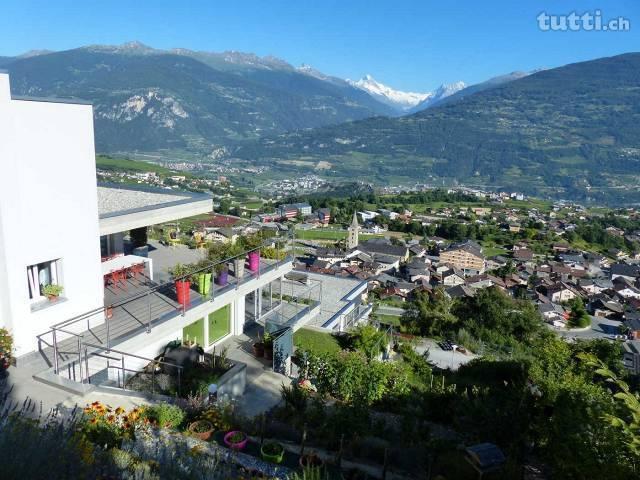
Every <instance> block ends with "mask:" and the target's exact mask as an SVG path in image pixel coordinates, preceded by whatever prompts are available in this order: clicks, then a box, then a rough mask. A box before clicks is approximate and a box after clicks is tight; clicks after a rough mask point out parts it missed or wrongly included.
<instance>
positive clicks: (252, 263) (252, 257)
mask: <svg viewBox="0 0 640 480" xmlns="http://www.w3.org/2000/svg"><path fill="white" fill-rule="evenodd" d="M258 268H260V250H254V251H253V252H249V270H251V271H252V272H257V271H258Z"/></svg>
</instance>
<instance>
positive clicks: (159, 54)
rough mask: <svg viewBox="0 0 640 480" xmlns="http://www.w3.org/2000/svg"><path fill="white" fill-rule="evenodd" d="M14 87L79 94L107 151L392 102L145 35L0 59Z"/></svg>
mask: <svg viewBox="0 0 640 480" xmlns="http://www.w3.org/2000/svg"><path fill="white" fill-rule="evenodd" d="M0 62H1V64H2V65H3V68H5V69H7V70H8V71H9V72H10V74H11V77H12V78H11V85H12V89H13V93H14V94H18V95H30V96H61V97H78V98H82V99H86V100H90V101H92V102H93V104H94V110H95V130H96V147H97V149H98V151H100V152H107V153H108V152H135V151H145V152H157V151H161V150H169V151H171V152H180V151H182V152H190V153H194V154H198V155H207V154H210V153H211V152H212V151H214V150H215V152H216V153H215V154H216V155H219V154H220V150H219V149H218V147H219V146H220V144H221V142H223V141H229V140H230V139H233V140H234V141H239V140H244V139H252V138H256V137H258V136H260V135H264V134H275V133H279V132H284V131H287V130H291V129H294V128H311V127H318V126H323V125H329V124H337V123H341V122H344V121H350V120H356V119H362V118H366V117H371V116H373V115H380V114H388V113H391V109H390V108H389V107H387V106H385V105H383V104H381V103H379V102H377V101H376V100H374V99H373V98H371V97H370V96H369V95H367V94H366V93H365V92H362V91H361V90H359V89H357V88H355V87H352V86H350V85H348V84H347V83H346V82H344V81H342V82H339V81H336V80H337V79H330V78H329V79H327V80H323V79H320V78H318V77H317V76H312V75H308V74H306V73H305V72H303V71H299V70H297V69H295V68H293V67H291V66H290V65H289V64H287V63H286V62H283V61H282V60H278V59H273V58H270V57H266V58H260V57H256V56H252V55H250V54H239V53H234V52H227V53H224V54H209V53H203V52H191V51H188V50H174V51H161V50H154V49H152V48H150V47H146V46H144V45H142V44H138V43H130V44H124V45H121V46H115V47H110V46H91V47H85V48H79V49H75V50H68V51H63V52H56V53H42V54H37V55H33V56H26V57H24V56H23V57H16V58H13V59H7V58H4V59H0Z"/></svg>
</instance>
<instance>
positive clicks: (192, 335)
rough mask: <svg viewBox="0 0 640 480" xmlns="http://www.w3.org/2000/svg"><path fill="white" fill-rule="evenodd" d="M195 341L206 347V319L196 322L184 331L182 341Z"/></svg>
mask: <svg viewBox="0 0 640 480" xmlns="http://www.w3.org/2000/svg"><path fill="white" fill-rule="evenodd" d="M187 340H189V341H195V342H196V343H197V344H198V345H200V346H204V344H205V343H204V318H201V319H200V320H196V321H195V322H193V323H192V324H190V325H187V326H186V327H184V328H183V329H182V341H183V342H186V341H187Z"/></svg>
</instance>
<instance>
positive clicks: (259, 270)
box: [38, 243, 291, 384]
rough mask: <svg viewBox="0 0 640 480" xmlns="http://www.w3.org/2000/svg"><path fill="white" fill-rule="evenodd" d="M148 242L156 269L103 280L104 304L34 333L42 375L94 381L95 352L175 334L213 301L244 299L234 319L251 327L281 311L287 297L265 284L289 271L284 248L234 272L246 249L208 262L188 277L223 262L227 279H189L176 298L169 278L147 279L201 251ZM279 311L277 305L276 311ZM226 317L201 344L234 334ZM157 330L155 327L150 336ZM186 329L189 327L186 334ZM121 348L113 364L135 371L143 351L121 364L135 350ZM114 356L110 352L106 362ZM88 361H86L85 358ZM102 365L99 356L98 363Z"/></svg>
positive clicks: (209, 271) (163, 273)
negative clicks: (44, 367)
mask: <svg viewBox="0 0 640 480" xmlns="http://www.w3.org/2000/svg"><path fill="white" fill-rule="evenodd" d="M152 247H153V248H152V250H151V252H150V253H149V257H150V258H151V260H152V265H153V266H154V267H155V268H154V269H153V270H151V269H150V271H149V272H145V273H144V274H141V273H140V272H137V274H132V275H129V276H125V278H123V279H121V280H120V281H118V282H116V283H109V284H108V285H106V286H105V296H104V305H101V306H100V307H98V308H96V309H94V310H92V311H89V312H86V313H85V314H83V315H80V316H77V317H74V318H72V319H69V320H66V321H64V322H61V323H58V324H55V325H52V326H51V329H50V330H48V331H47V332H44V333H43V334H41V335H39V336H38V342H39V351H40V355H41V356H42V357H43V358H44V359H45V361H46V362H47V364H48V365H49V366H50V367H51V369H50V371H48V374H54V375H57V376H60V377H64V378H65V379H66V380H69V381H73V382H79V383H80V384H83V383H91V382H92V380H93V381H95V380H96V378H92V377H96V376H97V375H98V373H99V371H101V370H104V367H96V366H93V367H92V365H91V364H92V363H93V364H94V365H95V364H96V358H103V357H108V356H109V354H110V352H112V351H115V349H116V347H118V348H119V349H123V347H122V345H127V346H129V345H131V343H132V342H135V341H136V340H140V341H141V342H142V343H143V344H144V343H149V342H152V341H153V340H154V339H156V338H158V337H162V335H166V332H168V331H173V332H175V331H176V329H178V330H179V329H181V328H182V329H184V331H185V332H187V331H188V328H191V327H189V325H188V324H189V322H192V321H193V317H194V316H196V317H199V316H200V315H202V314H201V313H200V312H203V311H206V312H207V313H205V314H204V315H205V316H206V317H207V318H209V319H210V321H211V318H210V317H211V315H214V314H209V313H208V312H209V310H212V308H217V307H218V306H220V307H221V308H225V307H227V308H228V305H229V304H230V302H233V301H234V300H236V299H238V298H242V299H243V300H242V302H243V304H244V308H243V309H242V311H244V310H245V309H246V312H247V313H246V315H245V318H242V322H241V325H245V324H247V325H250V324H252V323H253V322H255V321H256V320H260V319H261V317H263V316H264V315H266V314H268V313H269V312H271V311H273V310H276V309H280V308H281V307H282V305H283V303H286V302H283V301H282V298H281V297H280V296H279V295H275V296H274V295H273V288H272V283H273V284H276V285H277V284H278V281H277V280H278V279H279V278H281V277H282V276H283V275H285V274H286V273H287V272H289V271H290V270H291V257H289V256H286V253H285V252H286V249H285V250H284V251H282V252H281V251H280V250H277V252H276V253H277V254H276V257H277V258H281V257H282V259H267V258H263V257H262V255H261V256H260V260H259V263H258V264H257V265H253V267H254V269H253V270H252V269H250V268H249V267H251V266H252V265H245V268H243V269H242V270H243V271H241V272H239V274H236V272H235V270H234V268H238V267H237V263H236V262H234V260H240V261H241V262H244V261H245V259H246V258H247V256H248V254H249V252H244V253H242V254H240V255H237V256H235V257H231V258H228V259H225V260H221V261H217V262H211V263H209V264H208V265H206V267H204V268H202V269H200V270H198V271H196V272H195V273H193V274H192V277H197V276H198V275H199V274H211V275H212V277H211V278H215V276H216V268H217V267H219V266H220V265H224V266H225V267H226V269H228V276H227V279H226V281H224V282H222V281H219V282H213V281H212V282H211V285H210V287H209V288H208V289H206V290H207V291H206V292H205V291H203V290H202V289H198V287H196V286H195V285H193V284H192V285H191V287H190V288H189V290H188V292H189V293H188V297H189V298H188V300H186V301H179V298H178V292H177V291H176V283H175V281H163V282H162V283H160V281H159V280H156V281H153V280H151V278H156V279H163V280H164V279H168V277H167V276H166V275H167V274H166V267H167V265H171V264H172V263H173V262H175V261H176V257H177V258H178V259H179V260H180V261H185V260H188V259H192V261H195V260H198V259H202V258H203V256H204V255H203V253H202V252H199V251H198V250H189V249H187V248H186V247H182V246H181V247H179V248H175V247H164V246H162V245H160V244H155V243H152ZM263 248H264V246H263V247H259V248H258V249H256V250H254V251H257V252H260V251H261V250H262V249H263ZM154 270H155V271H154ZM176 280H180V278H178V279H176ZM267 286H269V289H268V291H269V300H268V301H263V299H264V295H265V294H266V291H263V288H264V287H267ZM277 291H278V290H277V287H276V292H277ZM258 292H260V293H261V294H260V293H258ZM252 304H253V308H252ZM257 307H259V309H257ZM285 311H286V310H282V312H285ZM229 317H230V315H228V316H227V320H226V322H227V323H226V324H224V323H223V325H222V326H221V327H215V328H214V327H213V326H211V328H209V335H208V338H207V339H206V340H205V338H202V335H199V337H200V338H198V342H199V344H201V345H203V346H205V347H206V346H208V345H213V344H214V343H216V342H218V341H219V340H222V339H223V338H225V337H226V336H229V335H230V334H234V333H241V332H234V331H233V326H232V325H230V320H229ZM214 321H215V319H214ZM210 325H212V324H210ZM156 332H160V333H158V334H157V335H155V333H156ZM147 335H148V336H147ZM188 335H189V333H188V334H187V337H188ZM126 351H127V352H131V354H124V353H122V352H120V353H121V356H120V357H119V362H118V363H119V368H120V369H121V370H122V371H123V372H124V371H134V370H135V368H137V366H136V367H134V365H138V364H139V363H140V362H141V361H142V360H150V359H147V358H143V357H138V358H137V359H136V358H131V359H127V362H128V363H129V364H130V365H131V367H130V368H126V366H125V358H126V357H127V355H130V356H131V357H136V356H135V355H133V353H135V352H136V349H129V348H127V349H126ZM116 357H117V356H116ZM116 357H113V356H112V358H111V360H114V358H116ZM90 359H92V360H93V361H92V362H90V361H89V360H90ZM105 359H106V358H105ZM106 360H107V362H106V364H107V367H106V369H107V372H106V374H107V376H108V373H109V372H108V370H109V368H115V367H113V366H110V364H109V361H108V360H109V359H106ZM103 363H105V362H101V364H103ZM112 363H113V362H112ZM100 375H102V376H103V377H104V375H105V372H104V371H102V372H101V373H100ZM49 377H50V375H49ZM48 383H51V382H48Z"/></svg>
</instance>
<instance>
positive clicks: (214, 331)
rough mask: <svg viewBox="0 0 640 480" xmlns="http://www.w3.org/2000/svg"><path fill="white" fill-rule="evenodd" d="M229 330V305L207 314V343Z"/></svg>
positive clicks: (222, 335)
mask: <svg viewBox="0 0 640 480" xmlns="http://www.w3.org/2000/svg"><path fill="white" fill-rule="evenodd" d="M230 331H231V305H230V304H229V305H225V306H224V307H222V308H220V309H218V310H216V311H215V312H212V313H210V314H209V345H211V344H212V343H214V342H216V341H218V340H220V339H221V338H222V337H224V336H225V335H227V334H228V333H229V332H230Z"/></svg>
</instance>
